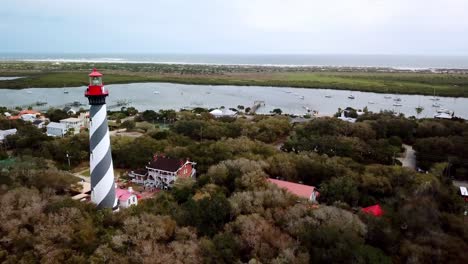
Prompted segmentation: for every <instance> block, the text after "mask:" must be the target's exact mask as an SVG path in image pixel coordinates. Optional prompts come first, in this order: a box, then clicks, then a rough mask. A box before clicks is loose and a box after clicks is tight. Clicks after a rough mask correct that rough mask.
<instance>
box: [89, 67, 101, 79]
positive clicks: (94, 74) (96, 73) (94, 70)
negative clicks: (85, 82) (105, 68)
mask: <svg viewBox="0 0 468 264" xmlns="http://www.w3.org/2000/svg"><path fill="white" fill-rule="evenodd" d="M101 76H102V74H101V73H100V72H98V71H97V70H96V68H94V69H93V72H92V73H90V74H89V77H101Z"/></svg>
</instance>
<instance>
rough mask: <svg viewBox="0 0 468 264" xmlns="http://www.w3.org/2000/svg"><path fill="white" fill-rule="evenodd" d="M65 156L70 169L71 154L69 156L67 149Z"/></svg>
mask: <svg viewBox="0 0 468 264" xmlns="http://www.w3.org/2000/svg"><path fill="white" fill-rule="evenodd" d="M66 156H67V159H68V169H70V168H71V163H70V158H71V157H72V156H70V155H69V154H68V151H67V155H66Z"/></svg>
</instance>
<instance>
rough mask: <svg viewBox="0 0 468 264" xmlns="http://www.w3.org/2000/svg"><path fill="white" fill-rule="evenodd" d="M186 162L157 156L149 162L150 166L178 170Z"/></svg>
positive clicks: (164, 169) (171, 170)
mask: <svg viewBox="0 0 468 264" xmlns="http://www.w3.org/2000/svg"><path fill="white" fill-rule="evenodd" d="M184 164H185V162H183V161H182V160H179V159H173V158H168V157H161V156H155V157H154V160H153V161H151V162H150V163H149V164H148V166H147V167H148V168H152V169H157V170H163V171H170V172H176V171H177V170H178V169H179V168H180V167H182V165H184Z"/></svg>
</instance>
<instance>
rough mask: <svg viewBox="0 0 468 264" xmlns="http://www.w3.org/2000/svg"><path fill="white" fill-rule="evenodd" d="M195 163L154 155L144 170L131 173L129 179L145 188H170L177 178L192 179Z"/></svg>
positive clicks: (194, 172)
mask: <svg viewBox="0 0 468 264" xmlns="http://www.w3.org/2000/svg"><path fill="white" fill-rule="evenodd" d="M195 165H196V163H195V162H191V161H189V160H188V159H185V160H180V159H174V158H170V157H166V156H164V155H155V156H154V157H153V161H151V162H149V163H148V165H147V166H146V169H144V170H137V171H132V172H130V173H129V177H131V178H133V179H132V182H134V183H138V184H143V185H144V186H145V187H147V188H160V189H168V188H172V186H173V185H174V183H175V181H176V180H177V179H178V178H193V177H195V174H196V170H195V168H194V166H195Z"/></svg>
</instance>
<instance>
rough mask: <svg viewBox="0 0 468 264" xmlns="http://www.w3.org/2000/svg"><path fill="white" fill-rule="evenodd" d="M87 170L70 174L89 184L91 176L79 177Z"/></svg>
mask: <svg viewBox="0 0 468 264" xmlns="http://www.w3.org/2000/svg"><path fill="white" fill-rule="evenodd" d="M87 170H89V169H85V170H82V171H79V172H75V173H72V174H73V176H75V177H78V178H80V179H82V180H84V181H85V182H90V181H91V176H89V177H86V176H83V175H81V174H82V173H84V172H85V171H87Z"/></svg>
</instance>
